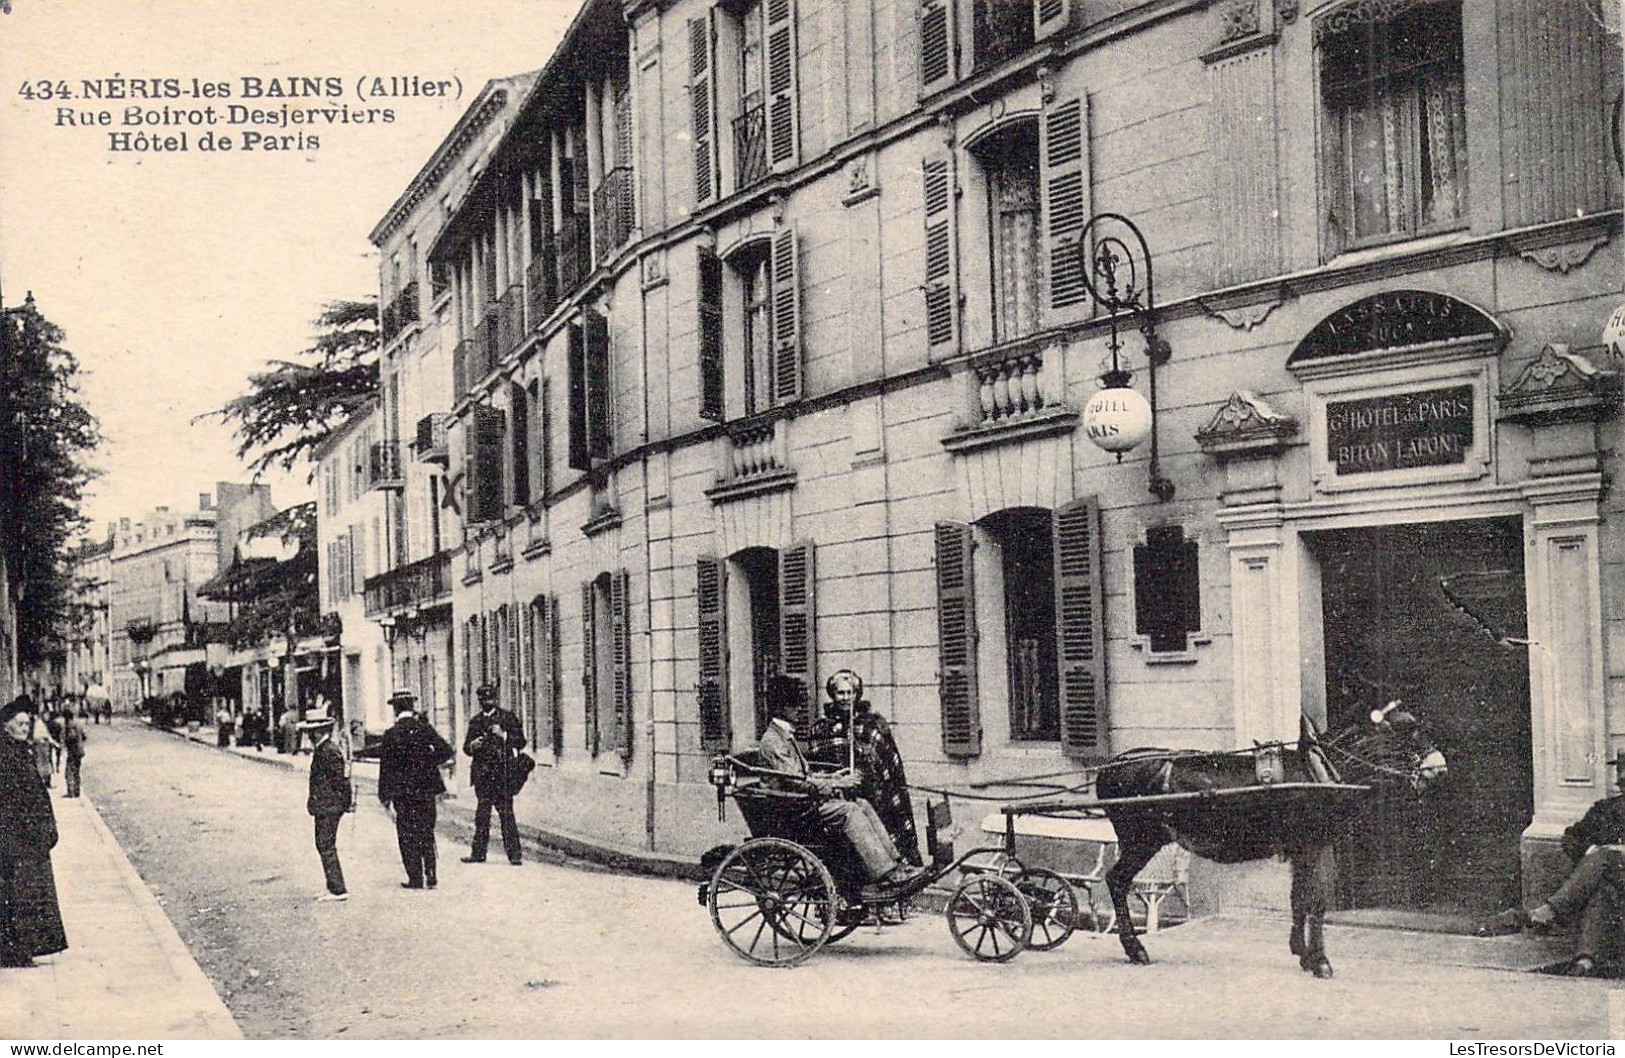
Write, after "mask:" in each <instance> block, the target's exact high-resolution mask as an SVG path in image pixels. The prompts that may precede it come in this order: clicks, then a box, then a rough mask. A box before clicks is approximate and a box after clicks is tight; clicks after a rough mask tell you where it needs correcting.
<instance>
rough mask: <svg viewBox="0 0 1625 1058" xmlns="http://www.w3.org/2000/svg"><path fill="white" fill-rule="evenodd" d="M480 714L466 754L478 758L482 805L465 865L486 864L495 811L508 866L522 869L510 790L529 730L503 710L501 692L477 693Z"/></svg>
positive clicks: (477, 778)
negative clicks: (511, 775) (513, 768)
mask: <svg viewBox="0 0 1625 1058" xmlns="http://www.w3.org/2000/svg"><path fill="white" fill-rule="evenodd" d="M475 693H476V694H477V695H478V697H479V700H480V712H479V713H477V714H476V715H475V716H474V718H473V719H471V720H470V721H469V722H468V734H467V736H466V737H464V739H463V752H464V753H467V754H468V755H469V756H470V757H473V758H474V766H473V768H472V770H471V774H470V778H471V779H472V780H473V782H474V796H475V797H476V798H478V800H479V805H478V807H477V808H476V809H475V810H474V847H473V849H472V850H470V852H469V854H468V855H467V856H464V857H463V862H464V863H484V862H485V849H486V846H487V845H489V844H490V841H491V810H492V809H493V808H494V809H496V812H497V815H498V816H499V817H501V819H502V851H504V852H506V853H507V854H508V862H509V863H511V864H513V865H514V866H515V867H517V866H519V865H520V862H521V858H520V854H519V824H518V822H517V821H515V819H514V816H513V794H512V793H511V792H510V791H509V789H508V773H509V768H510V767H511V766H512V765H513V759H514V755H515V754H516V753H518V752H519V751H520V750H522V749H524V748H525V729H524V727H523V726H521V725H520V723H519V718H518V717H517V716H514V715H513V714H512V713H510V712H508V710H506V709H503V708H502V707H501V704H500V702H499V699H498V695H497V689H496V688H495V687H493V686H491V685H490V684H486V685H485V686H483V687H481V688H480V689H479V690H478V691H477V692H475Z"/></svg>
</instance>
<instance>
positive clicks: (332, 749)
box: [299, 709, 350, 900]
mask: <svg viewBox="0 0 1625 1058" xmlns="http://www.w3.org/2000/svg"><path fill="white" fill-rule="evenodd" d="M299 726H300V727H301V728H302V729H303V730H305V731H309V732H310V737H311V738H312V739H314V740H315V742H316V748H315V749H314V750H312V753H313V756H312V757H311V761H310V794H309V796H308V797H307V798H306V800H305V810H306V811H308V812H309V813H310V814H311V815H312V816H314V817H315V819H316V855H317V856H319V857H321V861H322V874H324V875H325V876H326V877H327V895H326V896H319V897H317V898H316V899H318V900H348V899H349V898H350V896H349V893H348V892H347V891H346V890H345V888H344V869H343V868H342V867H340V866H339V846H338V838H339V823H340V822H341V821H342V820H343V819H344V813H346V812H348V811H349V810H350V777H349V776H348V775H347V774H345V764H344V754H343V753H342V752H340V750H339V747H338V745H337V744H336V743H335V742H334V741H333V718H332V717H330V716H328V715H327V712H326V710H325V709H324V710H323V711H322V712H321V713H316V712H314V711H313V712H312V713H311V715H310V716H308V717H307V718H306V719H305V720H304V722H303V723H302V724H300V725H299Z"/></svg>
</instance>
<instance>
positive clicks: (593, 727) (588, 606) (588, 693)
mask: <svg viewBox="0 0 1625 1058" xmlns="http://www.w3.org/2000/svg"><path fill="white" fill-rule="evenodd" d="M593 594H594V590H593V583H592V581H590V580H589V581H585V582H583V583H582V585H581V704H582V710H583V715H584V717H585V719H586V727H587V752H588V753H591V754H594V755H595V756H596V755H597V753H598V626H597V621H596V620H595V619H594V617H593V606H592V604H593Z"/></svg>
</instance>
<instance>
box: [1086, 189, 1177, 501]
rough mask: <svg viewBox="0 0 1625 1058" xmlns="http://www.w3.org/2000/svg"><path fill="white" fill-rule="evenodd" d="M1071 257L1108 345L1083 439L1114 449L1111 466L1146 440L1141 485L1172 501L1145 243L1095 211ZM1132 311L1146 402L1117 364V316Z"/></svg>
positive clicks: (1130, 228) (1118, 220)
mask: <svg viewBox="0 0 1625 1058" xmlns="http://www.w3.org/2000/svg"><path fill="white" fill-rule="evenodd" d="M1091 247H1092V248H1093V249H1092V250H1091ZM1078 257H1079V258H1080V261H1079V265H1080V268H1081V270H1082V272H1083V284H1084V287H1085V288H1086V289H1087V290H1088V291H1089V295H1090V296H1091V297H1092V298H1094V300H1095V305H1096V306H1097V307H1099V308H1101V309H1103V310H1105V312H1106V313H1107V318H1108V322H1109V323H1110V324H1111V335H1110V337H1109V338H1108V339H1107V342H1106V347H1107V348H1108V349H1110V350H1111V354H1112V366H1111V369H1110V370H1109V371H1107V372H1106V373H1105V374H1103V375H1101V376H1100V384H1101V387H1102V388H1101V390H1100V392H1098V393H1096V394H1095V395H1094V396H1093V397H1090V398H1089V401H1088V402H1087V403H1086V404H1085V405H1084V406H1083V431H1084V436H1086V437H1088V438H1089V440H1091V441H1093V442H1094V443H1095V445H1096V447H1098V448H1101V449H1103V450H1105V451H1107V452H1111V453H1113V454H1115V455H1116V456H1117V461H1118V462H1119V463H1121V462H1122V461H1123V453H1124V452H1127V451H1131V450H1132V449H1135V448H1138V447H1139V446H1140V445H1141V444H1142V443H1144V441H1145V440H1146V439H1147V438H1148V437H1149V438H1150V440H1151V461H1150V468H1149V474H1150V482H1149V488H1150V491H1151V494H1152V495H1153V496H1155V497H1156V498H1157V499H1158V500H1160V501H1162V502H1164V503H1166V502H1167V501H1168V500H1171V499H1173V495H1174V483H1173V482H1172V481H1169V480H1168V479H1167V478H1165V477H1163V475H1162V464H1161V461H1160V459H1159V454H1158V450H1157V368H1158V367H1160V366H1161V365H1163V364H1166V363H1167V362H1168V358H1169V356H1170V355H1171V354H1172V350H1171V349H1170V348H1169V346H1168V343H1167V342H1166V341H1164V340H1163V339H1161V338H1159V337H1158V336H1157V319H1156V317H1157V298H1156V287H1155V285H1154V282H1153V279H1152V272H1151V248H1150V247H1149V246H1147V245H1146V241H1145V236H1144V235H1142V234H1141V233H1140V229H1139V227H1138V226H1137V225H1135V223H1134V222H1133V221H1131V220H1129V219H1128V218H1127V217H1125V216H1123V215H1122V214H1121V213H1098V214H1096V215H1095V216H1093V217H1091V218H1089V223H1088V224H1086V225H1084V228H1083V232H1082V233H1081V234H1080V235H1079V237H1078ZM1136 315H1137V316H1139V322H1140V333H1141V334H1142V335H1144V337H1145V359H1146V374H1147V376H1148V386H1147V391H1148V393H1149V399H1147V397H1146V396H1143V395H1141V393H1140V391H1139V390H1137V389H1135V388H1134V387H1133V386H1132V385H1131V384H1130V383H1132V382H1133V380H1134V375H1133V374H1132V373H1131V372H1129V371H1127V370H1125V369H1124V367H1123V361H1122V356H1121V354H1122V349H1123V339H1122V335H1121V334H1120V333H1119V331H1118V323H1119V320H1120V319H1124V320H1127V319H1130V318H1132V317H1133V316H1136Z"/></svg>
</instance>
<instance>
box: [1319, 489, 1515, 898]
mask: <svg viewBox="0 0 1625 1058" xmlns="http://www.w3.org/2000/svg"><path fill="white" fill-rule="evenodd" d="M1311 547H1312V548H1313V550H1314V551H1315V553H1316V555H1317V556H1318V557H1319V559H1320V566H1321V599H1322V608H1323V615H1324V618H1325V647H1326V712H1327V725H1328V728H1329V729H1331V730H1336V729H1338V728H1340V727H1342V726H1344V725H1346V724H1349V723H1353V722H1355V721H1356V720H1357V719H1358V718H1359V717H1361V716H1364V715H1365V714H1367V713H1369V712H1370V711H1371V710H1372V709H1373V708H1379V707H1381V706H1382V705H1384V704H1386V703H1387V702H1388V701H1390V700H1392V699H1395V698H1399V699H1401V700H1402V701H1403V702H1404V708H1406V709H1408V710H1409V711H1411V712H1412V713H1414V714H1416V716H1417V717H1418V718H1419V719H1420V720H1421V721H1422V722H1423V723H1424V724H1426V725H1427V726H1428V728H1429V730H1430V731H1431V732H1432V734H1433V737H1434V740H1435V742H1436V743H1437V745H1438V746H1439V748H1440V749H1442V750H1443V751H1444V753H1445V756H1446V759H1447V760H1448V762H1449V768H1450V771H1449V775H1448V776H1447V777H1446V778H1445V779H1444V780H1443V781H1442V782H1441V783H1439V784H1438V785H1437V786H1436V787H1435V788H1434V789H1433V790H1431V791H1429V792H1428V793H1427V794H1426V795H1425V796H1423V797H1417V796H1415V795H1412V794H1410V793H1408V792H1405V793H1399V792H1395V793H1392V794H1385V795H1383V796H1382V797H1380V798H1379V799H1378V802H1377V804H1376V806H1375V808H1374V810H1373V811H1372V812H1371V813H1369V814H1367V815H1364V816H1362V817H1360V821H1359V823H1358V824H1357V825H1356V828H1355V829H1354V831H1352V832H1351V833H1350V835H1349V837H1348V838H1347V839H1346V840H1345V841H1344V842H1343V843H1342V844H1341V845H1340V846H1339V847H1338V850H1337V855H1338V865H1339V873H1340V893H1339V896H1340V899H1341V904H1342V906H1343V907H1345V908H1388V909H1395V910H1403V911H1419V912H1429V913H1440V914H1455V915H1469V916H1476V915H1482V914H1486V913H1489V912H1492V911H1495V910H1497V909H1499V908H1502V907H1506V906H1508V905H1510V904H1513V903H1516V902H1517V901H1518V899H1519V896H1520V892H1521V890H1520V880H1519V849H1518V842H1519V836H1520V834H1521V833H1522V831H1523V830H1524V828H1525V827H1526V826H1527V825H1528V823H1529V821H1530V819H1531V818H1532V816H1533V812H1534V773H1533V763H1532V760H1531V738H1530V719H1529V658H1528V654H1527V648H1526V647H1525V646H1523V645H1522V644H1521V643H1518V642H1513V641H1511V640H1514V639H1521V638H1522V637H1524V636H1526V635H1527V628H1526V621H1525V603H1524V572H1523V541H1522V534H1521V529H1520V524H1519V522H1518V520H1517V519H1515V518H1503V519H1484V520H1475V521H1457V522H1437V523H1429V524H1419V525H1397V526H1384V527H1381V528H1375V529H1357V530H1341V531H1336V532H1327V533H1317V534H1314V535H1313V537H1312V538H1311Z"/></svg>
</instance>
